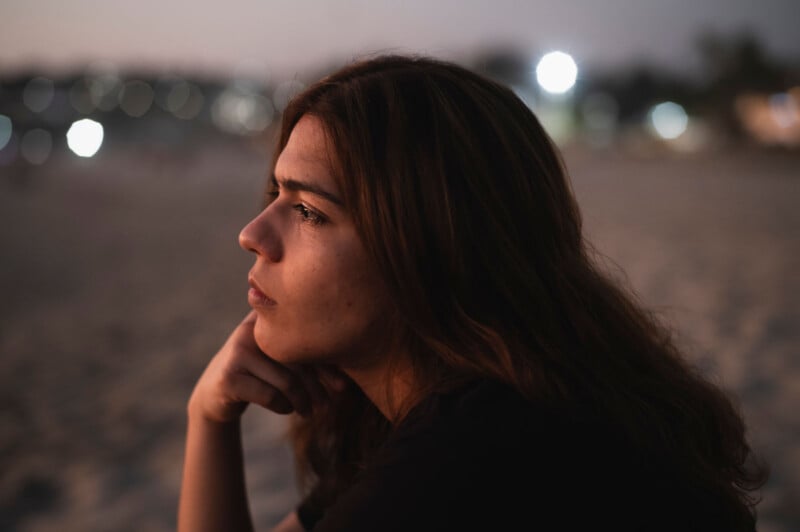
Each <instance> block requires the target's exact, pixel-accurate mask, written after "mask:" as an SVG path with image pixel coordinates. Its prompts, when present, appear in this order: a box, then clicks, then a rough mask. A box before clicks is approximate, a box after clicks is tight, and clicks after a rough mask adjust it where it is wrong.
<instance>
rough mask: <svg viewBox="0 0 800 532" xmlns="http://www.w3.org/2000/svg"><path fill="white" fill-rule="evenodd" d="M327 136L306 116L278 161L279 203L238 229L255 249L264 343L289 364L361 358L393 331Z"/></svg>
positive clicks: (252, 298) (253, 294)
mask: <svg viewBox="0 0 800 532" xmlns="http://www.w3.org/2000/svg"><path fill="white" fill-rule="evenodd" d="M326 141H327V138H326V135H325V131H324V129H323V126H322V123H321V122H320V121H319V120H318V119H317V118H315V117H312V116H309V115H306V116H304V117H303V118H301V119H300V121H299V122H298V123H297V125H296V126H295V127H294V129H293V131H292V133H291V136H290V137H289V141H288V143H287V144H286V147H285V148H284V150H283V151H282V152H281V154H280V156H279V157H278V160H277V161H276V165H275V176H274V177H275V182H274V183H273V186H272V187H271V189H272V190H273V191H274V194H273V197H274V199H273V200H272V203H270V204H269V206H268V207H267V208H266V209H264V210H263V211H262V212H261V213H260V214H259V215H258V216H256V217H255V218H254V219H253V220H252V221H251V222H250V223H249V224H247V226H245V228H244V229H242V231H241V233H240V235H239V244H240V245H241V246H242V248H244V249H245V250H248V251H252V252H253V253H255V256H256V257H255V264H254V265H253V268H252V269H251V270H250V276H249V277H250V279H249V280H250V286H251V289H250V291H249V292H248V301H249V303H250V305H251V306H252V307H253V308H254V309H255V310H256V313H257V316H258V317H257V320H256V324H255V340H256V343H257V344H258V346H259V347H260V348H261V350H262V351H264V352H265V353H266V354H267V355H268V356H270V357H271V358H274V359H275V360H277V361H279V362H281V363H285V364H286V363H313V362H324V363H333V364H338V365H340V366H352V365H358V364H362V363H363V362H364V361H366V359H367V358H368V357H369V355H370V354H377V353H375V351H377V350H378V349H379V345H380V340H381V339H382V338H385V336H386V332H387V330H386V329H387V327H386V319H387V318H386V315H387V314H388V312H387V310H388V308H389V305H388V297H387V296H386V293H385V290H384V287H383V283H382V282H381V281H380V279H379V278H378V275H377V273H376V272H375V271H374V270H373V268H371V266H370V265H369V262H368V260H367V256H366V252H365V250H364V247H363V245H362V244H361V241H360V239H359V237H358V235H357V234H356V229H355V227H354V225H353V221H352V218H351V216H350V215H349V214H348V213H347V212H346V211H345V209H344V207H343V202H342V199H341V195H340V192H339V190H338V187H337V185H336V182H335V181H334V179H333V176H332V175H331V170H330V163H329V151H328V148H327V145H326ZM365 356H366V358H365Z"/></svg>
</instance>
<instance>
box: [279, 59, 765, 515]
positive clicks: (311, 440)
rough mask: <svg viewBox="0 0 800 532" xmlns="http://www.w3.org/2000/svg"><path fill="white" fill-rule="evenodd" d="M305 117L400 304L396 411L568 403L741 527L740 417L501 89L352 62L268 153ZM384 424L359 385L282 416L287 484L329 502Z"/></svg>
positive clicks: (744, 485)
mask: <svg viewBox="0 0 800 532" xmlns="http://www.w3.org/2000/svg"><path fill="white" fill-rule="evenodd" d="M306 114H310V115H314V116H315V117H317V118H318V119H320V120H321V122H322V124H323V125H324V127H325V129H326V132H327V134H328V136H329V141H330V146H331V149H332V152H333V157H332V159H333V160H332V166H333V168H332V170H333V174H334V177H335V179H336V180H337V182H338V184H339V187H340V191H341V193H342V195H343V197H344V201H345V206H346V208H347V209H348V211H349V212H350V213H351V215H352V217H353V220H354V222H355V226H356V228H357V230H358V233H359V235H360V237H361V240H362V241H363V244H364V246H365V248H366V250H367V253H368V256H369V257H370V260H372V261H373V262H374V266H375V267H376V268H377V270H378V271H379V272H380V273H381V275H382V276H383V280H384V282H385V284H386V286H387V287H388V289H389V291H390V294H391V297H392V299H393V301H394V302H396V309H394V310H395V311H396V313H397V315H398V316H399V317H400V321H401V334H402V339H403V342H404V345H407V346H408V347H409V348H410V349H409V351H410V352H411V354H412V356H413V360H412V364H413V370H414V373H415V378H416V381H417V382H419V383H420V384H421V388H420V390H418V391H417V393H416V394H415V395H414V396H413V397H411V398H410V399H409V404H413V403H414V402H415V401H417V400H419V399H420V398H422V397H424V396H425V395H426V394H428V393H431V392H433V391H439V390H445V389H448V388H449V387H452V386H454V385H455V384H457V383H460V382H463V381H466V380H470V379H473V378H476V377H480V378H489V379H493V380H497V381H501V382H503V383H506V384H508V385H509V386H511V387H513V388H515V389H516V390H517V391H518V392H519V393H520V394H522V395H523V396H525V397H526V398H528V399H530V400H531V401H538V402H543V403H550V404H554V405H571V406H575V407H577V408H579V409H581V411H584V412H590V413H591V415H593V416H599V417H600V418H601V419H604V420H606V421H607V422H608V423H609V424H610V426H611V427H613V428H614V430H615V431H616V432H617V433H618V434H620V435H622V437H623V438H625V439H626V441H628V442H629V443H630V444H632V445H636V446H637V447H638V448H641V449H644V450H646V451H649V452H652V453H654V454H657V455H658V456H666V457H670V458H669V459H671V460H674V466H675V467H676V468H680V470H682V471H684V472H686V475H689V476H690V478H692V481H693V482H694V483H695V484H694V485H700V486H703V487H704V488H705V489H708V490H710V491H711V492H712V493H717V494H719V500H722V501H724V504H723V507H724V509H725V510H726V513H727V515H729V516H734V518H735V520H736V521H738V522H739V523H740V524H743V525H745V526H746V527H747V526H749V527H750V528H752V525H753V524H754V522H755V503H756V499H755V498H754V497H753V495H752V492H754V491H755V490H756V489H757V488H759V487H760V486H761V485H762V484H763V482H764V481H765V478H766V472H765V471H766V469H765V468H764V466H763V465H762V464H760V463H759V462H758V460H756V459H755V457H754V454H753V452H752V451H751V449H750V447H749V445H748V443H747V440H746V438H745V427H744V423H743V421H742V417H741V415H740V413H739V412H738V411H737V408H736V407H735V405H734V404H733V402H732V401H731V399H730V398H729V397H728V396H727V395H726V394H725V393H724V392H723V391H722V390H721V389H719V388H718V387H716V386H714V385H713V384H712V383H710V382H709V381H707V380H706V379H704V378H703V377H702V376H701V375H700V374H699V373H698V372H697V371H696V370H694V369H693V368H692V367H690V366H689V365H688V364H687V363H686V362H685V361H684V359H683V358H682V355H681V353H680V352H679V350H678V349H677V347H676V345H675V343H674V341H673V339H672V337H671V332H670V330H669V329H668V328H666V327H665V326H664V325H662V324H661V323H660V322H659V321H658V319H657V318H656V317H655V316H654V315H652V314H651V313H650V312H648V311H646V310H645V309H644V308H643V307H642V306H641V305H640V304H639V303H638V302H637V300H636V298H635V297H634V296H633V294H632V293H631V292H630V291H629V290H627V289H626V288H625V287H623V286H622V285H620V284H619V283H618V282H614V281H612V280H611V278H610V277H609V276H608V275H607V274H606V273H604V272H603V271H602V269H601V268H600V267H599V265H598V261H597V260H596V259H595V256H594V254H593V253H592V250H591V247H590V246H589V244H588V243H587V242H586V241H585V240H584V238H583V234H582V229H581V216H580V212H579V209H578V205H577V203H576V201H575V198H574V195H573V193H572V190H571V188H570V184H569V180H568V178H567V175H566V172H565V167H564V165H563V163H562V161H561V159H560V156H559V154H558V151H557V149H556V147H555V146H554V144H553V143H552V141H551V140H550V138H549V137H548V135H547V134H546V132H545V131H544V129H543V128H542V126H541V125H540V123H539V121H538V120H537V118H536V117H535V115H534V114H533V113H532V112H531V110H530V109H528V107H527V106H526V105H525V104H524V103H523V102H522V101H521V100H520V99H519V98H518V97H517V96H515V95H514V93H513V92H512V91H511V90H509V89H508V88H507V87H505V86H503V85H501V84H499V83H496V82H494V81H492V80H489V79H486V78H484V77H482V76H480V75H478V74H476V73H473V72H471V71H469V70H467V69H465V68H462V67H460V66H457V65H455V64H451V63H447V62H443V61H439V60H435V59H431V58H426V57H417V56H413V57H407V56H379V57H374V58H369V59H366V60H362V61H359V62H356V63H354V64H351V65H349V66H346V67H344V68H343V69H341V70H339V71H337V72H335V73H333V74H331V75H329V76H327V77H325V78H324V79H322V80H320V81H319V82H317V83H315V84H313V85H311V86H310V87H308V88H307V89H306V90H305V91H304V92H302V93H301V94H299V95H297V96H296V97H295V98H294V99H292V100H291V102H290V103H289V105H288V107H287V108H286V110H285V111H284V113H283V117H282V124H281V131H280V138H279V141H278V144H277V149H276V152H275V159H277V155H278V154H279V153H280V152H281V150H282V149H283V148H284V146H285V145H286V143H287V141H288V139H289V135H290V134H291V131H292V129H293V127H294V126H295V124H296V123H297V122H298V121H299V120H300V118H301V117H302V116H303V115H306ZM398 411H399V412H400V411H401V410H398ZM390 428H391V425H390V423H389V421H387V420H386V419H385V418H384V417H383V416H382V415H381V414H380V412H378V410H377V409H376V408H375V407H374V405H372V404H371V403H370V401H369V400H368V399H367V398H366V397H365V396H364V395H363V394H362V393H361V392H360V390H359V389H358V388H357V387H356V386H355V385H353V386H351V387H350V388H349V389H348V390H346V391H345V392H344V393H342V394H340V395H339V396H338V400H337V401H336V402H335V403H332V404H331V405H330V406H329V407H328V408H327V409H326V410H325V411H324V412H316V413H315V414H314V415H313V416H312V417H311V418H309V419H301V418H299V417H298V416H295V418H294V419H293V425H292V430H291V433H290V435H291V439H292V442H293V445H294V449H295V456H296V460H297V462H298V464H297V465H298V470H299V474H300V477H301V480H302V479H306V480H307V481H311V482H314V483H315V486H316V489H315V494H316V495H317V496H318V497H320V498H321V499H322V500H323V504H325V503H327V502H329V501H330V500H332V499H333V498H334V497H335V494H336V493H337V492H339V491H340V490H341V489H343V488H344V487H345V486H347V485H348V484H349V483H350V482H351V481H352V479H353V477H354V475H355V474H356V473H357V472H358V470H359V468H361V467H363V464H364V462H365V460H366V459H367V458H368V457H369V456H370V454H371V453H372V452H373V451H374V450H375V449H376V448H377V447H378V446H379V445H380V444H381V443H382V442H383V441H384V440H385V438H386V436H387V434H388V433H389V431H390Z"/></svg>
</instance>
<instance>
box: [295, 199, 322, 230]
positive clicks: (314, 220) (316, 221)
mask: <svg viewBox="0 0 800 532" xmlns="http://www.w3.org/2000/svg"><path fill="white" fill-rule="evenodd" d="M292 208H293V209H294V210H296V211H297V212H298V213H299V214H300V218H302V219H303V222H304V223H308V224H311V225H321V224H323V223H325V218H324V217H323V216H322V215H321V214H319V213H317V212H315V211H313V210H311V209H309V208H308V207H306V206H305V205H303V204H302V203H298V204H297V205H292Z"/></svg>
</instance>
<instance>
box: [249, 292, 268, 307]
mask: <svg viewBox="0 0 800 532" xmlns="http://www.w3.org/2000/svg"><path fill="white" fill-rule="evenodd" d="M247 302H248V303H250V306H251V307H272V306H275V301H273V300H272V299H270V298H268V297H267V296H265V295H264V294H263V293H262V292H261V291H260V290H257V289H255V288H250V290H248V292H247Z"/></svg>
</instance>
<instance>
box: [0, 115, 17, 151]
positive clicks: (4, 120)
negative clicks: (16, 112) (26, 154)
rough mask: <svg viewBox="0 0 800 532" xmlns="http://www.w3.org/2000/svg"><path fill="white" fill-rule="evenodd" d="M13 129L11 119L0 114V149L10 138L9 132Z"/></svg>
mask: <svg viewBox="0 0 800 532" xmlns="http://www.w3.org/2000/svg"><path fill="white" fill-rule="evenodd" d="M13 130H14V127H13V125H12V124H11V119H10V118H9V117H7V116H6V115H0V150H2V149H3V148H5V146H6V144H8V141H9V140H11V132H12V131H13Z"/></svg>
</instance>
